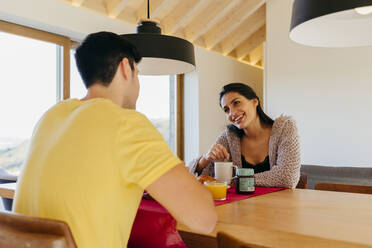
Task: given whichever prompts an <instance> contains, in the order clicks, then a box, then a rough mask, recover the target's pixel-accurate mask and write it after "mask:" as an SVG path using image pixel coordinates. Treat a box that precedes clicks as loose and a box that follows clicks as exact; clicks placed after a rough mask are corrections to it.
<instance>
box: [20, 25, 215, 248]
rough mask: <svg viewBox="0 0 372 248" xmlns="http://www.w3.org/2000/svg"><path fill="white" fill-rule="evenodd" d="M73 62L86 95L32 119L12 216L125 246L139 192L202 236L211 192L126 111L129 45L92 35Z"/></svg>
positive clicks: (133, 57)
mask: <svg viewBox="0 0 372 248" xmlns="http://www.w3.org/2000/svg"><path fill="white" fill-rule="evenodd" d="M75 58H76V63H77V66H78V69H79V72H80V75H81V76H82V79H83V81H84V84H85V86H86V87H87V88H88V93H87V96H86V97H85V98H83V99H81V100H77V99H71V100H66V101H62V102H59V103H57V104H56V105H55V106H53V107H52V108H51V109H49V110H48V111H47V112H46V113H45V114H44V115H43V116H42V118H41V119H40V121H39V122H38V124H37V126H36V127H35V130H34V133H33V136H32V141H31V145H30V148H29V153H28V156H27V158H26V161H25V164H24V168H23V171H22V173H21V175H20V178H19V181H18V185H17V190H16V195H15V202H14V207H13V210H14V211H15V212H18V213H22V214H26V215H31V216H39V217H44V218H50V219H57V220H63V221H66V222H67V223H68V225H69V227H70V229H71V231H72V234H73V236H74V238H75V241H76V243H77V245H78V247H83V248H84V247H87V248H95V247H110V248H111V247H118V248H119V247H126V245H127V242H128V238H129V235H130V231H131V227H132V224H133V221H134V218H135V215H136V212H137V208H138V206H139V203H140V200H141V197H142V194H143V191H144V190H147V191H148V192H149V193H150V194H151V195H152V196H153V197H154V198H155V199H156V200H157V201H158V202H159V203H161V204H162V205H163V206H164V207H165V208H167V209H168V211H169V212H170V213H171V214H172V215H173V216H174V217H175V218H176V219H177V220H178V221H180V222H183V223H184V224H185V225H187V226H189V227H190V228H191V229H194V230H195V231H197V232H204V233H208V232H211V231H212V230H213V228H214V226H215V223H216V212H215V209H214V205H213V201H212V198H211V195H210V194H209V192H208V191H207V190H206V189H205V188H204V187H203V186H202V185H201V184H200V183H198V182H197V181H196V180H195V179H194V178H193V176H192V175H191V174H189V173H188V171H187V170H186V169H185V168H184V164H183V163H182V162H181V161H180V160H179V159H178V158H177V157H176V156H174V155H173V154H172V151H171V150H170V148H169V147H168V145H167V144H166V143H165V141H164V140H163V138H162V137H161V135H160V133H159V132H158V131H157V130H156V129H155V127H154V126H153V125H152V124H151V123H150V122H149V120H148V119H147V118H146V117H145V116H144V115H142V114H140V113H138V112H136V111H135V107H136V101H137V98H138V94H139V82H138V75H137V73H138V71H137V63H138V62H139V61H140V60H141V57H140V55H139V53H138V52H137V50H136V48H135V46H133V45H132V44H131V43H129V42H127V41H126V40H124V39H123V38H121V37H120V36H118V35H116V34H113V33H109V32H99V33H95V34H91V35H89V36H88V37H87V38H86V39H85V40H84V42H83V43H82V45H81V46H80V47H79V48H78V49H77V50H76V54H75Z"/></svg>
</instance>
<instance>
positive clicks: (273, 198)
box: [178, 189, 372, 248]
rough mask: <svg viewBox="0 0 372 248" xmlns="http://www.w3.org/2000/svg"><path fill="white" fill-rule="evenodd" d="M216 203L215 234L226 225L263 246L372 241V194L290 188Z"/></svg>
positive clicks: (182, 228) (226, 228)
mask: <svg viewBox="0 0 372 248" xmlns="http://www.w3.org/2000/svg"><path fill="white" fill-rule="evenodd" d="M216 209H217V213H218V222H217V226H216V228H215V230H214V231H213V233H211V234H210V236H213V237H215V236H216V234H217V232H218V231H224V232H226V233H228V234H230V235H232V236H234V237H236V238H238V239H240V240H243V241H245V242H247V243H251V244H256V245H262V246H267V247H289V248H290V247H317V248H318V247H319V248H321V247H327V248H329V247H345V248H346V247H348V248H350V247H372V195H367V194H352V193H340V192H329V191H317V190H304V189H293V190H292V189H291V190H290V189H288V190H282V191H279V192H275V193H270V194H266V195H262V196H257V197H252V198H248V199H246V200H242V201H237V202H233V203H229V204H224V205H220V206H218V207H217V208H216ZM178 229H179V230H180V231H183V232H184V233H193V232H192V231H190V230H189V229H188V228H187V227H185V226H183V225H181V224H179V225H178ZM198 236H199V235H198ZM189 237H190V236H189ZM199 238H200V236H199ZM194 243H195V242H194Z"/></svg>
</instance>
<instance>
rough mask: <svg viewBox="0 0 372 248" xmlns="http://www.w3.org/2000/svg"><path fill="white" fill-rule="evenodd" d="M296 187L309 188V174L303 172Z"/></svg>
mask: <svg viewBox="0 0 372 248" xmlns="http://www.w3.org/2000/svg"><path fill="white" fill-rule="evenodd" d="M296 189H307V174H305V173H302V172H301V175H300V180H299V181H298V183H297V186H296Z"/></svg>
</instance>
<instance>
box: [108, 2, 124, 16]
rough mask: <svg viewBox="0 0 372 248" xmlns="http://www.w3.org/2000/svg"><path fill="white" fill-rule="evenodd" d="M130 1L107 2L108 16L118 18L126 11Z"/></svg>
mask: <svg viewBox="0 0 372 248" xmlns="http://www.w3.org/2000/svg"><path fill="white" fill-rule="evenodd" d="M128 2H129V0H105V3H106V10H107V15H108V16H109V17H111V18H116V17H118V16H119V15H120V13H121V12H122V11H123V10H124V8H125V6H126V5H127V4H128Z"/></svg>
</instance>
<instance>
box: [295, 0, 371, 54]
mask: <svg viewBox="0 0 372 248" xmlns="http://www.w3.org/2000/svg"><path fill="white" fill-rule="evenodd" d="M289 37H290V38H291V39H292V40H293V41H295V42H298V43H300V44H303V45H308V46H315V47H356V46H370V45H372V0H295V1H294V3H293V9H292V21H291V29H290V34H289Z"/></svg>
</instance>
